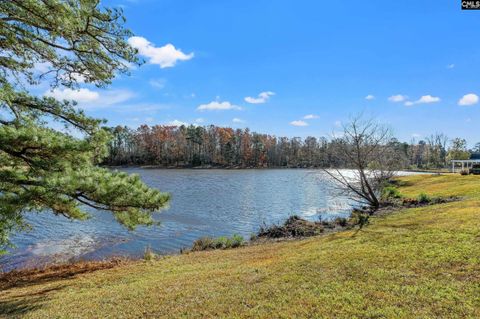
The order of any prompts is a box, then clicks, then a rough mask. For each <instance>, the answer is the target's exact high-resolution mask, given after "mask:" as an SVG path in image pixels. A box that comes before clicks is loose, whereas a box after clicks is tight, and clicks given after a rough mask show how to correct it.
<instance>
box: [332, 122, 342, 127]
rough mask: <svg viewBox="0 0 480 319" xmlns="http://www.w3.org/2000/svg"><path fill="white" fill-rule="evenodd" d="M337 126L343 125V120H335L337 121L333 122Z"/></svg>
mask: <svg viewBox="0 0 480 319" xmlns="http://www.w3.org/2000/svg"><path fill="white" fill-rule="evenodd" d="M333 124H334V125H335V126H336V127H341V126H342V122H341V121H335V123H333Z"/></svg>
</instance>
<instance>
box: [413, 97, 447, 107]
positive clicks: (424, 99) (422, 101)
mask: <svg viewBox="0 0 480 319" xmlns="http://www.w3.org/2000/svg"><path fill="white" fill-rule="evenodd" d="M440 101H441V99H440V98H439V97H437V96H431V95H424V96H422V97H421V98H419V99H418V100H416V101H413V102H412V101H407V102H405V105H406V106H412V105H415V104H429V103H437V102H440Z"/></svg>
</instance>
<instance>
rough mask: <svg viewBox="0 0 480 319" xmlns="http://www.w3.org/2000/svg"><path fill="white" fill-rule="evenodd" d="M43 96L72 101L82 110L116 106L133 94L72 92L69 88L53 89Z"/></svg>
mask: <svg viewBox="0 0 480 319" xmlns="http://www.w3.org/2000/svg"><path fill="white" fill-rule="evenodd" d="M44 96H49V97H53V98H55V99H57V100H73V101H77V102H78V106H79V107H81V108H83V109H93V108H103V107H108V106H112V105H116V104H119V103H122V102H125V101H127V100H129V99H131V98H132V97H133V96H134V94H133V93H132V92H130V91H128V90H109V91H101V92H97V91H92V90H90V89H87V88H82V89H78V90H73V89H69V88H65V89H54V90H50V91H47V92H45V93H44Z"/></svg>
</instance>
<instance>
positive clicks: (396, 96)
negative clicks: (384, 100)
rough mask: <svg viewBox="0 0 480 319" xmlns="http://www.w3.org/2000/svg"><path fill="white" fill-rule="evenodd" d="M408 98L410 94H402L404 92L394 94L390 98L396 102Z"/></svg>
mask: <svg viewBox="0 0 480 319" xmlns="http://www.w3.org/2000/svg"><path fill="white" fill-rule="evenodd" d="M406 99H408V96H406V95H402V94H397V95H392V96H390V97H389V98H388V100H389V101H390V102H395V103H398V102H403V101H405V100H406Z"/></svg>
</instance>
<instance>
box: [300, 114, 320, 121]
mask: <svg viewBox="0 0 480 319" xmlns="http://www.w3.org/2000/svg"><path fill="white" fill-rule="evenodd" d="M318 118H319V116H318V115H315V114H308V115H305V116H304V117H303V119H304V120H313V119H318Z"/></svg>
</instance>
